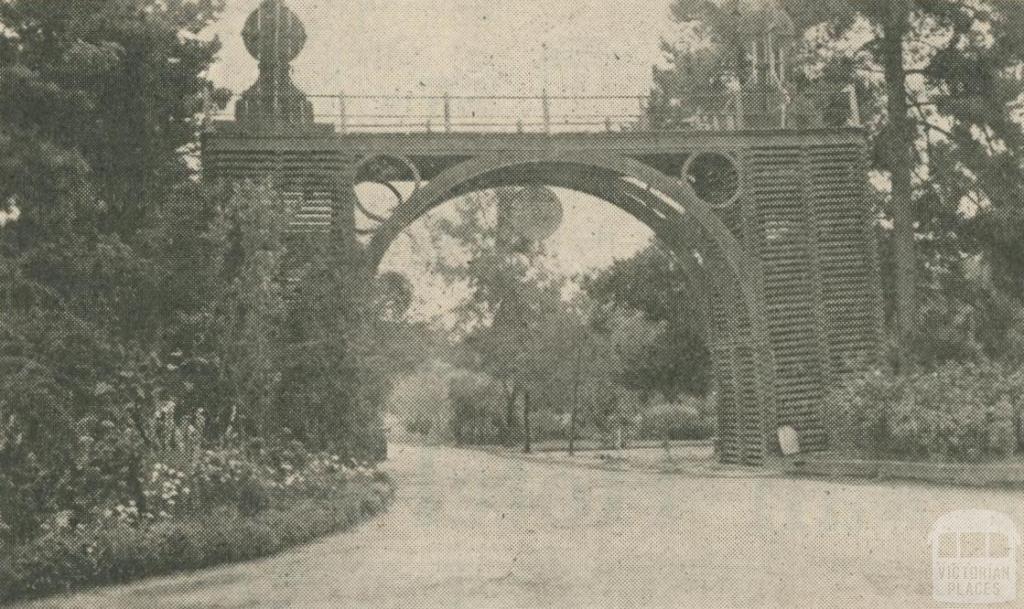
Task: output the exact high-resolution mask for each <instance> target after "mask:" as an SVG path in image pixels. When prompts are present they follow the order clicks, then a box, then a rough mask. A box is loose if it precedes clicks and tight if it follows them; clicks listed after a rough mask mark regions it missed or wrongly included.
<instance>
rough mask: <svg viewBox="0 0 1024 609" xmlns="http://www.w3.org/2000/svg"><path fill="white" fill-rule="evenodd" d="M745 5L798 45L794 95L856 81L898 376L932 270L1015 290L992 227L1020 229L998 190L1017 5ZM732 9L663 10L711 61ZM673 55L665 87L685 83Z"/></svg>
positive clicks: (1019, 14) (1016, 53) (1004, 235)
mask: <svg viewBox="0 0 1024 609" xmlns="http://www.w3.org/2000/svg"><path fill="white" fill-rule="evenodd" d="M755 4H757V5H759V6H760V8H759V9H758V10H775V9H779V8H781V9H783V10H784V11H785V13H786V15H787V16H788V18H789V19H790V20H791V21H792V23H793V25H794V28H795V32H796V33H797V35H798V37H797V39H798V41H799V43H800V47H799V53H798V54H797V56H796V59H797V61H794V62H791V63H790V66H791V72H790V74H789V77H790V79H791V83H792V85H793V86H794V87H795V88H796V89H797V90H802V91H809V90H813V88H814V87H817V86H822V85H826V84H828V83H850V82H854V83H856V84H857V87H858V95H859V96H860V97H861V102H862V103H861V107H862V108H864V109H866V111H867V112H868V114H869V115H868V116H867V117H866V120H865V124H866V125H868V127H869V129H870V134H871V136H872V140H873V143H874V149H875V152H876V153H875V156H874V162H875V168H876V169H878V170H880V171H881V172H883V173H884V175H885V176H886V177H887V178H888V182H889V186H888V188H887V189H886V197H885V199H884V207H883V211H884V214H885V215H886V216H887V217H888V218H889V219H890V220H891V222H892V227H893V228H892V231H891V240H892V246H891V248H888V249H887V251H890V252H891V255H892V258H893V265H892V268H893V277H892V281H891V285H892V288H893V290H892V293H893V303H894V306H893V310H894V318H895V325H896V328H897V331H896V335H897V338H896V340H895V342H896V344H897V345H898V348H899V361H900V365H901V367H902V368H904V369H908V368H912V367H913V364H914V359H915V354H914V353H913V352H912V345H914V344H915V342H916V338H915V336H916V335H917V334H918V333H919V331H920V329H919V328H918V325H917V316H918V313H919V308H918V292H919V290H920V286H921V285H922V284H927V283H930V282H932V281H933V273H934V271H935V270H936V269H937V268H944V269H953V270H956V267H957V266H958V265H959V264H960V263H961V262H962V260H963V258H964V255H965V254H971V253H975V252H981V253H984V254H985V256H986V259H987V260H988V261H989V263H990V264H991V265H992V266H993V268H994V269H995V270H996V272H997V274H998V277H997V278H996V280H995V284H996V285H1000V286H1013V285H1019V283H1020V281H1019V278H1020V273H1021V271H1022V268H1021V266H1020V265H1019V260H1020V256H1019V245H1017V244H1016V242H1015V241H1016V240H1014V239H1012V238H1010V233H1009V232H1008V231H1006V230H1001V228H1002V227H1013V226H1017V227H1019V226H1021V220H1020V217H1021V212H1020V208H1021V205H1020V203H1019V200H1018V198H1017V197H1014V196H1011V195H1009V193H1010V192H1018V191H1019V188H1020V181H1021V177H1020V176H1021V171H1020V169H1021V163H1020V159H1021V155H1020V146H1021V132H1020V124H1019V120H1016V119H1015V118H1014V109H1015V107H1018V106H1015V104H1014V102H1015V100H1018V98H1019V96H1020V94H1021V91H1022V88H1021V80H1020V78H1019V75H1020V67H1021V65H1022V58H1024V35H1022V32H1024V7H1022V6H1021V5H1020V3H1017V2H1013V1H1012V0H981V1H979V2H960V1H954V0H896V1H893V0H870V1H867V2H864V1H857V2H854V1H852V0H824V1H810V0H778V2H772V1H770V0H765V1H764V2H759V3H755ZM744 6H746V4H745V3H741V4H738V3H736V2H729V1H727V0H723V1H722V2H702V1H698V0H677V1H676V2H675V4H674V6H673V14H674V15H675V17H676V19H677V20H679V21H681V22H688V23H699V24H700V25H701V27H702V28H703V31H704V32H708V33H710V36H709V40H710V42H709V45H710V47H711V48H713V49H717V50H719V51H720V53H721V55H722V56H726V57H727V56H729V55H730V54H736V53H738V54H739V56H740V57H741V58H743V57H744V55H743V53H742V51H740V50H738V49H737V48H736V46H735V43H734V42H733V41H734V40H736V39H735V38H733V37H732V36H731V35H730V34H731V32H732V31H733V30H730V28H729V27H728V24H729V23H730V17H729V15H731V14H734V13H736V12H738V9H739V8H741V7H744ZM765 7H767V9H766V8H765ZM674 59H676V61H677V63H676V64H675V65H674V66H673V73H674V75H675V77H676V78H678V79H684V80H685V78H686V74H685V71H684V70H682V69H681V64H680V63H679V61H678V60H679V57H674ZM733 65H735V64H733ZM971 201H973V205H972V204H971ZM965 207H973V209H970V210H969V211H968V212H967V213H965V211H964V208H965ZM971 214H975V215H974V218H973V220H972V219H970V215H971ZM996 225H999V228H997V226H996ZM886 236H887V238H888V237H890V234H889V233H887V235H886ZM1010 289H1012V288H1010Z"/></svg>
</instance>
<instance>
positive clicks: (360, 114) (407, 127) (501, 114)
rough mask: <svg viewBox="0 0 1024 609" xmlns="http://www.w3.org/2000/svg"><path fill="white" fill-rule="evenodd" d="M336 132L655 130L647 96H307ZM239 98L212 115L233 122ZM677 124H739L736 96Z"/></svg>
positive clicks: (709, 102)
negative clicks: (651, 127) (651, 126)
mask: <svg viewBox="0 0 1024 609" xmlns="http://www.w3.org/2000/svg"><path fill="white" fill-rule="evenodd" d="M306 98H307V99H308V100H309V102H310V103H311V104H312V106H313V116H314V119H315V120H316V122H318V123H324V124H333V125H334V128H335V131H336V132H338V133H469V132H472V133H514V132H524V133H580V132H583V133H586V132H623V131H644V130H648V129H650V124H649V118H650V114H649V112H648V104H649V99H650V98H649V96H647V95H589V96H568V95H547V94H541V95H346V94H338V95H322V94H321V95H307V96H306ZM238 101H239V97H237V96H236V97H233V98H232V99H231V100H230V101H229V103H228V104H227V105H226V106H225V107H224V109H222V110H211V111H210V112H209V113H208V117H209V118H212V119H214V120H232V119H234V117H235V104H236V103H238ZM678 110H679V111H678V112H676V114H677V115H678V120H677V122H678V126H680V127H692V128H695V129H712V128H713V129H735V128H738V127H739V126H740V124H741V121H740V120H739V119H738V114H737V106H736V98H735V96H707V97H704V98H701V99H696V100H687V103H686V104H685V105H684V106H680V107H679V108H678Z"/></svg>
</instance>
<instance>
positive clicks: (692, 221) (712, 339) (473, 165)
mask: <svg viewBox="0 0 1024 609" xmlns="http://www.w3.org/2000/svg"><path fill="white" fill-rule="evenodd" d="M523 184H542V185H545V186H555V187H561V188H566V189H570V190H575V191H578V192H582V193H585V194H588V195H592V196H594V197H596V198H598V199H601V200H604V201H607V202H608V203H611V204H612V205H615V206H617V207H619V208H620V209H622V210H624V211H626V212H627V213H629V214H631V215H632V216H634V217H635V218H637V219H638V220H639V221H640V222H642V223H643V224H645V225H647V226H648V227H650V228H651V230H652V231H653V232H654V233H655V235H656V236H657V237H658V238H659V239H661V240H662V242H663V243H665V244H666V245H667V246H668V247H669V248H670V249H672V250H673V251H674V252H676V254H677V255H678V259H679V260H680V262H681V263H682V264H683V267H684V271H685V274H686V277H687V280H688V282H689V283H690V285H691V286H693V288H694V289H695V291H697V292H699V293H701V294H702V295H703V296H704V298H702V299H701V301H702V303H703V304H704V305H705V306H706V309H705V310H704V311H703V313H704V314H703V315H702V318H703V319H704V320H706V321H707V322H709V323H706V324H703V326H704V329H705V340H706V341H707V344H708V347H709V349H710V351H711V354H712V360H713V366H714V370H715V377H716V381H717V383H716V385H717V388H718V392H719V400H720V406H719V408H720V412H719V423H720V433H721V437H722V442H721V446H722V451H723V457H724V458H726V459H727V460H729V461H735V462H745V463H758V462H760V461H761V460H762V459H763V457H764V454H765V451H766V445H765V437H766V433H767V431H768V427H769V421H771V420H772V419H773V416H772V415H771V412H769V410H770V409H771V405H772V404H773V403H774V399H773V397H772V385H771V382H770V379H769V378H768V375H769V366H768V362H769V361H770V357H771V355H770V353H771V351H770V345H769V340H768V335H767V327H766V325H765V324H764V323H761V321H762V320H763V318H764V312H763V310H762V309H763V307H762V305H761V299H760V298H759V296H758V293H757V292H758V287H757V280H756V270H757V265H756V262H755V261H754V260H752V259H751V258H750V257H749V255H748V254H747V253H746V252H745V251H744V249H743V247H742V246H741V245H740V243H739V241H738V240H737V238H736V236H735V235H734V234H733V233H732V232H731V231H730V230H729V229H728V228H727V227H726V226H725V224H724V223H723V222H722V220H721V219H720V218H719V216H718V215H717V214H716V212H715V211H714V210H713V209H712V208H711V206H710V205H709V204H708V203H706V202H704V201H701V200H700V199H698V198H697V197H696V196H695V195H694V194H693V192H692V189H690V187H689V186H687V185H686V184H684V183H682V182H681V181H679V180H677V179H673V178H670V177H668V176H666V175H665V174H663V173H661V172H659V171H657V170H656V169H653V168H651V167H649V166H647V165H644V164H642V163H640V162H639V161H636V160H633V159H628V158H625V157H619V156H612V155H597V154H583V155H580V154H574V155H571V156H570V155H549V154H535V155H530V156H526V155H520V156H518V157H517V156H515V155H504V154H503V155H489V156H486V157H477V158H473V159H471V160H468V161H465V162H463V163H461V164H459V165H456V166H454V167H452V168H450V169H448V170H447V171H444V172H441V173H440V174H439V175H437V176H436V177H434V179H432V180H431V181H430V182H429V183H427V184H426V185H425V186H423V187H422V188H421V189H418V190H417V191H415V192H414V193H413V195H412V196H411V197H410V198H409V199H408V200H407V201H404V202H403V203H402V204H401V205H400V206H398V207H397V208H395V209H394V211H393V212H392V214H391V216H390V217H389V218H388V220H387V221H385V222H384V223H382V224H381V225H380V227H379V228H378V229H377V231H376V233H375V234H374V236H373V238H372V239H371V240H370V242H369V245H368V248H367V254H368V259H369V263H370V264H371V265H372V266H373V267H374V268H376V265H378V264H379V263H380V260H381V259H382V258H383V256H384V254H385V252H386V251H387V248H388V246H389V245H390V244H391V242H392V241H393V240H394V239H395V238H396V237H397V236H398V235H399V234H400V233H401V232H402V231H404V230H405V229H406V228H408V227H409V226H410V225H411V224H412V223H413V222H415V221H416V220H417V219H419V218H421V217H422V216H423V215H424V214H426V213H428V212H429V211H431V210H432V209H434V208H436V207H438V206H440V205H442V204H444V203H445V202H447V201H450V200H452V199H455V198H457V197H460V196H463V195H466V194H468V193H472V192H478V191H483V190H488V189H494V188H500V187H503V186H515V185H523ZM694 249H699V250H700V252H701V254H702V261H701V263H697V261H696V260H695V259H694V258H693V257H692V255H691V253H692V251H693V250H694ZM712 305H713V306H712Z"/></svg>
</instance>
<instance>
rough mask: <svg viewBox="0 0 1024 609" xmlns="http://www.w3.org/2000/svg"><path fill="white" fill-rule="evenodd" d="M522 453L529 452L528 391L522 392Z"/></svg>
mask: <svg viewBox="0 0 1024 609" xmlns="http://www.w3.org/2000/svg"><path fill="white" fill-rule="evenodd" d="M523 452H524V453H528V452H530V390H529V389H524V390H523Z"/></svg>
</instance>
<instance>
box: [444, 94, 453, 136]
mask: <svg viewBox="0 0 1024 609" xmlns="http://www.w3.org/2000/svg"><path fill="white" fill-rule="evenodd" d="M451 131H452V99H451V97H449V95H448V92H447V91H445V93H444V132H445V133H451Z"/></svg>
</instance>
